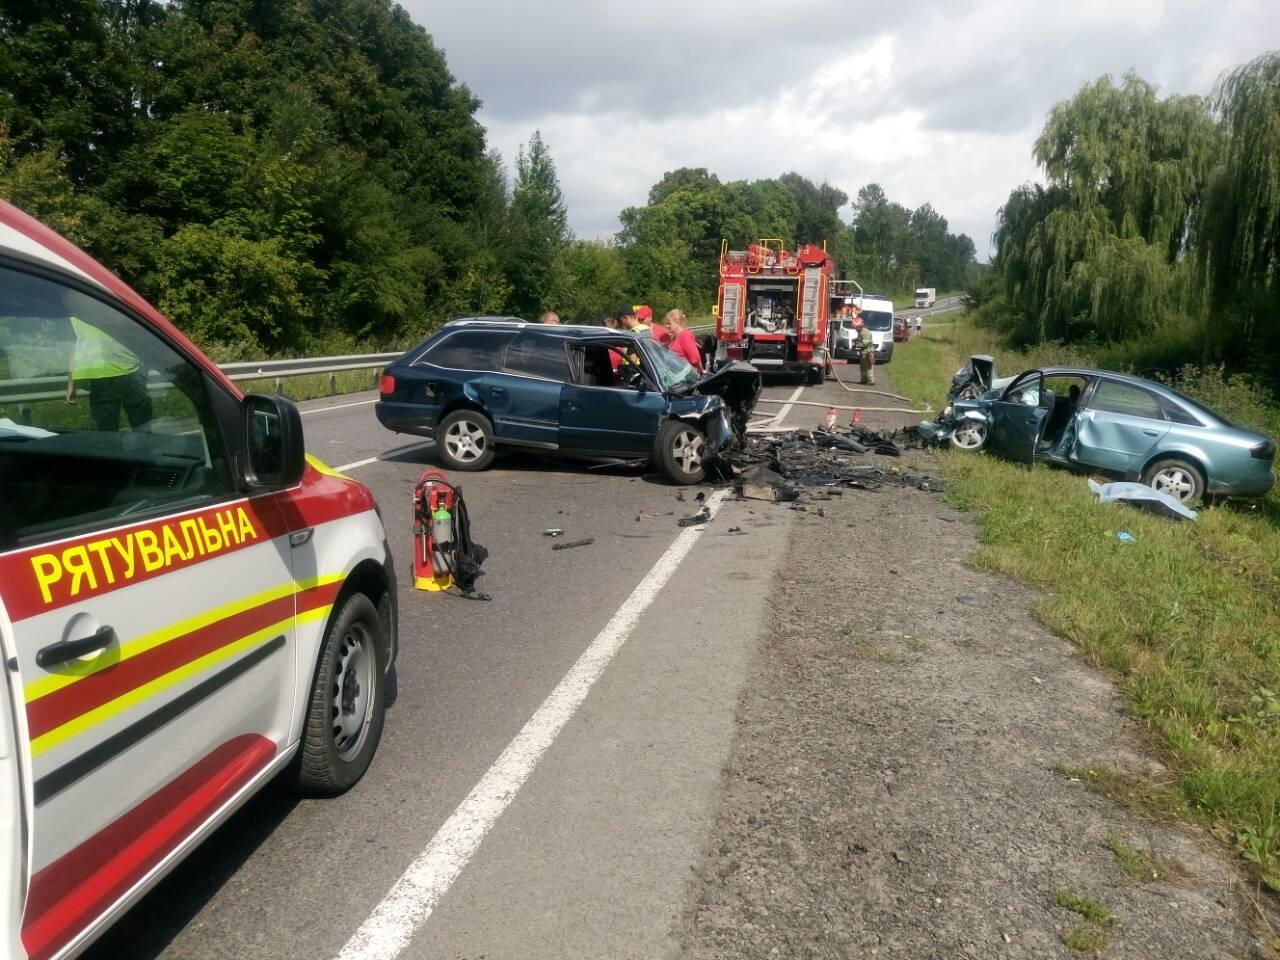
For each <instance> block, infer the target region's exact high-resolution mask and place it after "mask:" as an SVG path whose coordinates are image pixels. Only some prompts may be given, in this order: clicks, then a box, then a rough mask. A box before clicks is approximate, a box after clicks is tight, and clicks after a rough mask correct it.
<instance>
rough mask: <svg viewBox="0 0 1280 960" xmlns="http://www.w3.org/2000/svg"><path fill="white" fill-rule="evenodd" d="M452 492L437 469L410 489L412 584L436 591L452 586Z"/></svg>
mask: <svg viewBox="0 0 1280 960" xmlns="http://www.w3.org/2000/svg"><path fill="white" fill-rule="evenodd" d="M454 507H455V502H454V492H453V487H452V486H450V484H449V481H448V479H447V478H446V477H445V475H444V474H443V473H441V472H440V471H438V470H428V471H426V472H425V473H423V474H422V476H421V477H419V478H418V483H417V486H415V487H414V488H413V585H414V586H415V587H417V588H418V589H419V590H430V591H433V592H439V591H442V590H448V589H449V588H450V587H451V586H453V575H452V573H451V566H450V563H449V551H450V550H452V549H453V515H454Z"/></svg>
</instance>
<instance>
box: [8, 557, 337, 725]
mask: <svg viewBox="0 0 1280 960" xmlns="http://www.w3.org/2000/svg"><path fill="white" fill-rule="evenodd" d="M341 579H342V574H333V575H330V576H325V577H315V578H313V579H310V580H298V581H293V582H290V583H284V584H281V585H279V586H276V587H272V588H271V589H269V590H263V591H262V592H261V593H254V594H250V595H249V596H247V597H241V598H240V599H238V600H232V601H231V602H230V603H225V604H223V605H222V606H220V607H214V608H212V609H210V610H206V611H204V612H203V613H198V614H196V615H195V616H193V617H188V618H187V619H185V620H179V621H178V622H177V623H173V624H170V625H169V626H167V627H161V628H160V629H159V630H154V631H152V632H151V633H147V634H143V635H142V636H140V637H137V638H136V639H133V640H130V641H129V642H128V643H122V644H120V645H119V646H118V647H113V648H111V649H108V650H107V651H105V652H104V653H103V654H102V655H101V656H99V657H95V658H93V659H92V660H86V661H75V662H73V663H68V664H64V665H60V666H58V667H57V668H56V669H57V671H58V672H57V673H54V674H50V675H48V676H44V677H41V678H40V679H38V680H32V681H31V682H30V683H28V684H27V685H26V686H25V687H24V688H23V692H24V694H25V696H26V702H27V703H31V702H32V701H33V700H39V699H40V698H41V697H47V696H48V695H49V694H51V693H53V692H54V691H55V690H61V689H62V688H63V687H67V686H70V685H71V684H73V683H75V682H76V681H77V680H81V679H83V678H84V677H91V676H93V675H94V674H95V673H100V672H102V671H103V670H106V669H107V668H108V667H113V666H115V665H116V664H117V663H120V662H122V661H124V660H129V659H131V658H132V657H136V656H138V655H139V654H141V653H146V652H147V651H148V650H153V649H155V648H156V647H159V646H163V645H164V644H166V643H168V642H169V641H171V640H176V639H177V638H178V637H182V636H185V635H186V634H188V633H191V632H192V631H193V630H199V629H201V628H202V627H207V626H209V625H210V624H213V623H217V622H218V621H219V620H225V619H226V618H227V617H231V616H235V615H236V614H237V613H244V612H245V611H246V610H252V609H253V608H254V607H260V606H262V605H263V604H264V603H270V602H271V601H272V600H279V599H280V598H281V597H287V596H290V595H292V594H295V593H301V592H302V591H304V590H310V589H312V588H314V587H323V586H328V585H329V584H331V583H336V582H338V581H339V580H341ZM51 732H52V731H51Z"/></svg>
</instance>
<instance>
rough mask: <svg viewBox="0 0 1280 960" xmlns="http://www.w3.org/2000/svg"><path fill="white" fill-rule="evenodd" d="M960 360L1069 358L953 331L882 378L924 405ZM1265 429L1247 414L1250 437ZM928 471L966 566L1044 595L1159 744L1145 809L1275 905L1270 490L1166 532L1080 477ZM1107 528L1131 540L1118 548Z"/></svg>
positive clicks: (935, 333)
mask: <svg viewBox="0 0 1280 960" xmlns="http://www.w3.org/2000/svg"><path fill="white" fill-rule="evenodd" d="M970 353H991V354H993V355H994V356H995V357H996V360H997V364H996V369H997V371H998V372H1003V373H1006V374H1007V373H1012V372H1014V371H1016V370H1021V369H1024V368H1026V367H1031V366H1037V365H1040V364H1043V363H1051V362H1055V361H1056V362H1062V360H1063V359H1070V360H1075V359H1078V358H1074V357H1072V358H1064V357H1061V356H1059V357H1054V356H1053V355H1052V351H1051V350H1044V351H1040V352H1039V354H1037V355H1034V356H1027V355H1015V354H1012V353H1010V352H1009V351H1003V350H1001V349H1000V348H999V345H998V344H996V343H994V342H992V338H991V335H990V333H989V332H987V331H985V330H982V329H978V328H974V327H973V326H972V325H970V324H966V323H965V322H963V320H961V321H960V322H958V323H955V324H952V325H950V326H948V327H945V328H942V329H938V328H936V327H935V328H933V329H928V328H926V331H925V333H924V336H923V337H920V338H918V339H916V338H913V339H912V340H911V341H910V342H909V343H908V344H907V345H906V348H905V349H903V350H901V351H900V352H898V353H896V354H895V356H894V361H893V366H892V368H891V370H890V372H891V373H892V375H893V377H894V382H895V385H896V387H897V388H898V390H899V392H901V393H903V394H905V395H906V396H911V397H915V398H917V399H922V400H927V401H929V402H931V403H933V404H934V405H935V407H936V406H937V405H938V403H939V402H940V401H941V400H942V399H943V397H944V396H945V394H946V389H947V385H948V383H949V380H950V377H951V375H952V374H953V373H954V372H955V370H956V369H957V368H958V367H959V366H960V365H961V363H962V362H963V361H964V358H965V357H967V356H968V355H969V354H970ZM1231 396H1235V394H1234V393H1232V394H1231ZM1210 402H1211V403H1212V400H1210ZM1219 408H1220V407H1219ZM1224 412H1225V411H1224ZM1229 415H1231V414H1229ZM1235 416H1237V417H1240V414H1239V413H1238V412H1237V413H1236V414H1235ZM1271 416H1272V412H1269V411H1266V410H1255V411H1254V413H1253V419H1254V422H1256V423H1257V425H1258V426H1260V427H1263V428H1265V427H1267V426H1268V425H1269V423H1270V422H1271V421H1270V417H1271ZM1259 418H1260V419H1261V420H1262V422H1258V420H1259ZM1241 422H1242V424H1243V423H1246V422H1247V421H1246V420H1244V419H1243V418H1241ZM941 459H942V461H943V470H944V473H945V474H946V475H947V477H948V479H949V485H948V496H949V498H950V499H951V500H952V501H953V502H954V503H955V504H957V505H958V506H959V507H961V508H962V509H965V510H970V511H973V512H975V513H977V514H979V515H980V517H981V527H982V534H981V540H982V548H981V550H980V552H979V554H978V557H977V563H978V564H979V565H980V566H982V567H984V568H986V569H989V570H992V571H996V572H1000V573H1005V574H1009V575H1012V576H1015V577H1018V578H1019V579H1021V580H1023V581H1025V582H1027V583H1030V584H1031V585H1033V586H1035V587H1037V588H1039V589H1041V590H1042V591H1044V595H1043V597H1042V599H1041V600H1040V601H1039V605H1038V613H1039V615H1040V617H1041V618H1042V619H1043V620H1044V622H1045V623H1046V624H1047V625H1048V626H1049V627H1050V628H1051V629H1053V630H1055V631H1056V632H1058V633H1059V634H1061V635H1062V636H1064V637H1067V638H1068V639H1070V640H1072V641H1074V642H1075V643H1076V644H1078V645H1079V646H1080V648H1081V649H1082V650H1083V651H1084V652H1085V653H1086V654H1087V655H1088V656H1089V657H1090V658H1091V659H1092V660H1093V661H1094V662H1095V663H1097V664H1099V665H1101V666H1103V667H1105V668H1107V669H1109V670H1111V671H1113V672H1114V673H1115V675H1116V678H1117V682H1118V684H1119V687H1120V689H1121V691H1122V692H1123V694H1124V696H1125V697H1126V698H1127V700H1128V702H1129V704H1130V705H1131V707H1132V709H1133V711H1134V712H1135V713H1136V714H1137V715H1138V716H1139V717H1140V718H1142V719H1143V720H1144V721H1145V722H1146V724H1147V726H1148V728H1149V729H1150V730H1151V732H1152V733H1154V734H1155V735H1156V736H1157V737H1158V739H1159V741H1160V743H1162V744H1163V746H1164V748H1165V750H1166V751H1167V755H1166V757H1165V758H1164V759H1165V760H1166V762H1167V764H1168V765H1169V767H1170V769H1171V771H1172V774H1173V777H1174V778H1175V779H1174V781H1173V783H1172V784H1163V785H1161V786H1160V788H1159V789H1160V790H1161V791H1163V793H1164V794H1166V796H1165V797H1163V798H1162V801H1161V802H1160V803H1158V804H1148V805H1145V807H1144V809H1146V810H1148V811H1150V810H1154V809H1158V810H1160V811H1161V813H1162V814H1163V815H1165V816H1174V817H1187V818H1194V819H1199V820H1202V821H1204V822H1207V823H1209V824H1210V825H1211V826H1212V827H1213V828H1214V831H1215V833H1217V834H1218V835H1219V836H1221V837H1222V838H1223V839H1225V840H1227V841H1229V842H1230V843H1231V844H1232V845H1233V846H1234V848H1235V850H1236V851H1237V853H1238V854H1239V855H1240V856H1241V857H1242V858H1243V859H1244V860H1246V861H1249V862H1250V863H1251V864H1252V865H1253V866H1254V867H1255V868H1256V870H1257V873H1258V876H1259V878H1260V879H1261V880H1262V882H1263V883H1265V884H1266V885H1267V886H1268V887H1270V888H1271V889H1272V890H1273V891H1276V892H1280V523H1278V522H1277V517H1280V510H1277V505H1278V501H1277V499H1276V494H1275V492H1274V491H1273V493H1272V494H1271V496H1270V497H1269V498H1268V500H1267V501H1266V503H1265V504H1263V505H1262V506H1258V505H1252V506H1249V505H1245V506H1236V505H1229V506H1225V507H1218V508H1212V509H1206V510H1203V511H1202V512H1201V514H1200V517H1199V519H1198V520H1197V521H1196V522H1195V523H1184V524H1173V523H1169V522H1167V521H1164V520H1160V519H1157V518H1155V517H1152V516H1149V515H1147V514H1144V513H1141V512H1139V511H1136V510H1133V509H1130V508H1127V507H1125V506H1123V505H1118V504H1111V505H1106V506H1103V505H1100V504H1097V503H1095V502H1094V500H1093V497H1092V495H1091V494H1090V493H1089V491H1088V489H1087V486H1086V484H1085V481H1084V479H1083V478H1082V477H1079V476H1076V475H1073V474H1070V473H1067V472H1065V471H1061V470H1052V469H1049V468H1044V467H1039V468H1036V469H1034V470H1028V469H1026V468H1025V467H1022V466H1017V465H1014V464H1011V463H1006V462H1004V461H1001V460H999V459H996V458H995V457H992V456H986V455H977V456H973V455H965V454H960V453H952V452H948V453H944V454H942V455H941ZM1121 530H1124V531H1127V532H1129V533H1130V534H1131V535H1132V536H1133V537H1134V538H1135V541H1134V542H1128V543H1126V542H1122V541H1120V540H1119V539H1117V536H1116V535H1117V533H1119V532H1120V531H1121ZM1064 759H1073V760H1086V761H1087V760H1088V759H1089V758H1064Z"/></svg>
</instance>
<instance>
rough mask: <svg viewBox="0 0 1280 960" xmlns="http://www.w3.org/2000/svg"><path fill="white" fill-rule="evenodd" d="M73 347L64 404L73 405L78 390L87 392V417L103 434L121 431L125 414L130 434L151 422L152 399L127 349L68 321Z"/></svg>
mask: <svg viewBox="0 0 1280 960" xmlns="http://www.w3.org/2000/svg"><path fill="white" fill-rule="evenodd" d="M70 319H71V329H72V331H73V332H74V333H75V335H76V341H75V345H74V346H73V347H72V348H71V357H70V360H69V361H68V364H67V368H68V374H67V403H75V402H76V397H77V394H78V392H79V389H80V388H84V389H87V390H88V391H89V416H91V417H92V418H93V423H94V426H95V427H97V428H98V429H99V430H101V431H103V432H104V433H116V432H118V431H119V430H120V411H121V410H123V411H124V415H125V419H126V420H128V421H129V427H130V429H132V430H141V429H143V428H144V427H146V426H147V424H149V423H150V422H151V397H150V395H149V394H148V393H147V382H146V379H145V378H144V376H143V373H142V362H141V361H140V360H139V359H138V357H137V355H136V354H135V353H134V352H133V351H132V350H129V349H128V348H127V347H125V346H123V345H121V344H120V343H118V342H116V340H115V339H114V338H112V337H110V336H108V335H107V334H105V333H103V332H102V331H101V330H99V329H98V328H97V327H95V326H94V325H93V324H90V323H85V322H84V321H83V320H81V319H80V318H79V317H71V318H70Z"/></svg>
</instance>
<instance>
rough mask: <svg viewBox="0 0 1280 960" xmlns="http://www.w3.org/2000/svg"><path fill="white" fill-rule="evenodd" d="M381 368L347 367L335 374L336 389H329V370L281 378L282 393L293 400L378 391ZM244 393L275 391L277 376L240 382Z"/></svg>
mask: <svg viewBox="0 0 1280 960" xmlns="http://www.w3.org/2000/svg"><path fill="white" fill-rule="evenodd" d="M381 372H382V368H381V367H371V368H369V369H368V370H348V371H345V372H343V373H336V374H334V381H335V387H336V389H332V390H331V389H330V386H329V375H328V374H326V373H321V374H315V375H312V376H305V377H282V378H281V380H280V392H281V396H284V397H288V398H289V399H290V400H293V401H299V400H314V399H316V398H318V397H328V396H340V395H342V394H346V393H360V392H361V391H364V390H376V389H377V386H378V382H377V378H378V376H379V375H380V374H381ZM238 386H239V387H240V389H241V390H243V391H244V392H245V393H275V392H276V381H275V378H274V377H266V378H263V379H262V380H241V381H240V382H239V384H238Z"/></svg>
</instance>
